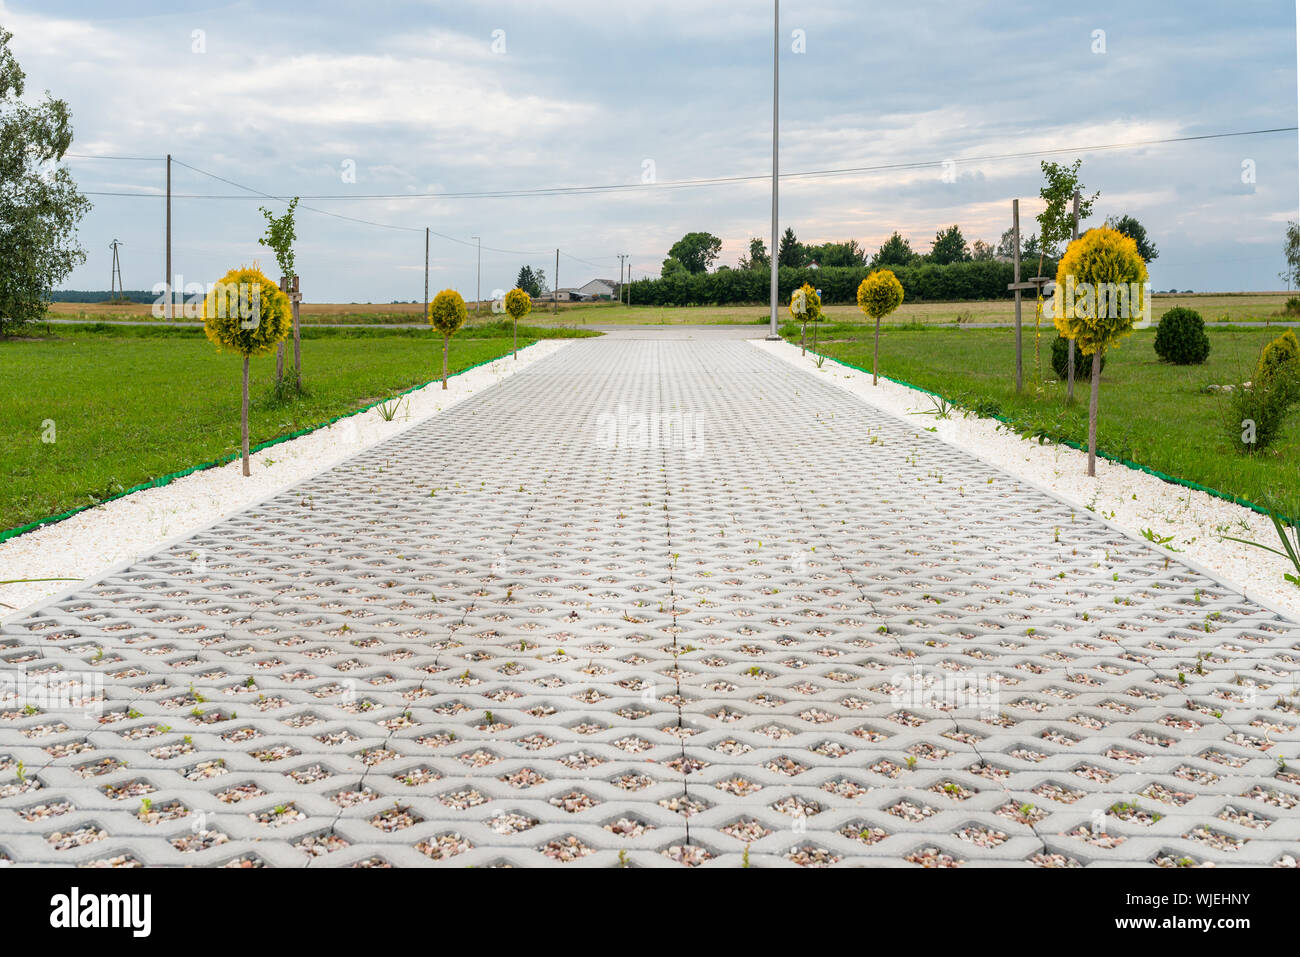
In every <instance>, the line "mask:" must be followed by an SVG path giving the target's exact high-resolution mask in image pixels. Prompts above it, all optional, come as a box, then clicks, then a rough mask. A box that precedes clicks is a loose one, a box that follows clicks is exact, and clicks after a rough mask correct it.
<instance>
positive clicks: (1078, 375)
mask: <svg viewBox="0 0 1300 957" xmlns="http://www.w3.org/2000/svg"><path fill="white" fill-rule="evenodd" d="M1052 369H1053V370H1055V372H1056V378H1057V379H1059V380H1060V381H1061V382H1064V381H1065V380H1066V379H1067V378H1069V375H1070V340H1069V339H1067V338H1065V336H1057V337H1056V339H1055V340H1054V341H1053V342H1052ZM1101 370H1102V371H1103V372H1105V371H1106V353H1105V352H1102V354H1101ZM1091 378H1092V356H1085V355H1084V354H1083V353H1082V352H1080V351H1079V350H1078V349H1075V350H1074V381H1076V382H1083V381H1086V380H1090V379H1091Z"/></svg>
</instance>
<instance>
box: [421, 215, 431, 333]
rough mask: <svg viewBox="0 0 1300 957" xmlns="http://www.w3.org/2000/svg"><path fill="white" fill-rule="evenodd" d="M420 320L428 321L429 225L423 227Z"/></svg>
mask: <svg viewBox="0 0 1300 957" xmlns="http://www.w3.org/2000/svg"><path fill="white" fill-rule="evenodd" d="M420 321H421V322H428V321H429V227H428V226H425V227H424V315H423V316H422V317H421V318H420Z"/></svg>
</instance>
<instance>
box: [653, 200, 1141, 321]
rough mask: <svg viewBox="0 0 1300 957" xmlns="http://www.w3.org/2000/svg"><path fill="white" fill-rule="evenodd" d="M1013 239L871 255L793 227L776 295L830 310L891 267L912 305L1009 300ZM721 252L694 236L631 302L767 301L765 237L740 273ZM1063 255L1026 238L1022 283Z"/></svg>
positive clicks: (897, 243) (1124, 225)
mask: <svg viewBox="0 0 1300 957" xmlns="http://www.w3.org/2000/svg"><path fill="white" fill-rule="evenodd" d="M1106 223H1107V225H1108V226H1110V227H1111V228H1112V229H1116V230H1118V231H1119V232H1121V233H1124V234H1125V235H1127V236H1130V237H1132V238H1133V240H1134V241H1135V242H1136V243H1137V246H1138V252H1139V253H1141V254H1142V256H1143V258H1144V259H1146V260H1147V261H1148V262H1150V261H1151V260H1152V259H1155V258H1156V256H1157V255H1159V253H1158V252H1157V250H1156V247H1155V244H1154V243H1152V242H1151V241H1150V239H1149V238H1148V237H1147V233H1146V230H1145V228H1143V226H1142V224H1141V223H1139V222H1138V221H1137V220H1136V219H1134V218H1133V217H1132V216H1122V217H1118V218H1116V217H1111V218H1110V219H1108V220H1107V221H1106ZM1014 247H1015V234H1014V231H1013V230H1012V229H1007V230H1006V231H1005V232H1003V233H1002V235H1001V237H999V239H998V242H997V244H996V245H994V244H991V243H987V242H985V241H984V240H982V239H977V240H975V241H974V242H970V243H968V242H967V240H966V238H965V237H964V236H963V235H962V232H961V228H960V227H959V226H957V225H955V224H954V225H952V226H949V227H948V228H946V229H941V230H939V231H938V232H936V233H935V236H934V241H933V242H932V243H931V244H930V250H929V251H928V252H925V253H919V252H916V251H915V250H914V249H913V248H912V245H911V243H910V242H909V241H908V240H907V238H906V237H904V236H903V235H902V234H901V233H900V232H898V231H897V230H895V231H894V233H893V234H892V235H891V236H890V237H889V238H888V239H887V240H885V241H884V242H883V243H881V245H880V248H879V249H877V250H876V253H875V255H874V256H868V255H867V251H866V249H864V248H863V247H862V245H861V244H859V243H858V241H857V240H856V239H848V240H844V241H842V242H826V243H802V242H800V241H799V238H798V237H797V236H796V235H795V232H794V229H793V228H792V227H786V230H785V233H784V234H782V236H781V242H780V244H779V246H778V248H777V266H778V269H779V275H778V283H777V286H778V291H779V294H780V296H781V297H782V298H783V299H785V298H787V297H788V296H789V295H790V293H791V291H793V290H794V289H797V288H799V287H800V286H801V285H803V283H805V282H807V283H809V284H810V285H812V286H813V288H815V289H821V290H822V301H823V302H826V303H828V304H829V303H848V302H854V301H855V298H854V297H855V295H856V290H857V285H858V283H860V282H861V281H862V280H863V279H864V278H865V277H866V276H867V275H869V274H870V273H871V272H872V271H873V270H876V269H883V268H888V269H891V270H893V271H894V273H895V274H896V275H897V276H898V279H899V282H901V283H902V284H903V292H904V295H905V296H906V298H907V301H908V302H925V301H931V302H934V301H952V300H961V299H1007V298H1010V297H1011V295H1012V293H1010V292H1008V291H1007V288H1006V287H1007V286H1008V285H1009V284H1011V282H1012V281H1013V278H1014V267H1013V265H1012V258H1013V256H1014V253H1015V248H1014ZM721 251H722V240H721V239H719V238H718V237H717V236H714V235H713V234H712V233H708V232H690V233H687V234H686V235H685V236H683V237H682V238H681V239H679V240H678V241H677V242H676V243H674V244H673V245H672V247H671V248H670V249H669V250H668V258H667V259H665V260H664V262H663V267H662V270H661V272H660V277H659V278H658V279H638V280H636V281H634V282H633V283H632V284H631V286H632V301H633V302H636V303H640V304H642V305H664V306H669V305H675V306H685V305H721V304H726V303H740V302H765V301H767V298H768V295H769V285H768V284H769V280H770V276H771V272H770V270H771V263H772V257H771V254H770V252H769V251H768V248H767V244H766V243H765V242H764V241H763V240H762V239H760V238H753V239H750V241H749V250H748V251H747V252H746V253H745V254H744V255H742V256H741V257H740V260H739V262H737V264H736V266H735V267H734V268H732V267H730V266H727V265H720V266H718V267H717V268H716V269H714V268H713V266H714V263H715V262H716V261H717V259H718V256H719V254H720V253H721ZM1059 254H1060V249H1059V248H1058V245H1057V244H1056V243H1050V244H1049V245H1048V246H1047V247H1046V248H1044V247H1043V244H1042V243H1041V242H1040V240H1039V237H1038V234H1037V233H1034V234H1031V235H1028V236H1025V235H1023V234H1022V235H1021V239H1020V259H1021V276H1022V278H1023V277H1027V276H1029V275H1032V274H1033V273H1034V272H1035V271H1036V270H1037V269H1038V268H1039V261H1040V257H1041V260H1042V268H1043V270H1044V274H1048V275H1050V274H1051V273H1052V272H1053V271H1054V270H1055V269H1056V261H1057V258H1058V256H1059Z"/></svg>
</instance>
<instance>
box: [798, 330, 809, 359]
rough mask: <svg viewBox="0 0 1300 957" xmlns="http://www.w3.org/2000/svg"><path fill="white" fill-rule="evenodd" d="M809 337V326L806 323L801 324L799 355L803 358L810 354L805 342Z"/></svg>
mask: <svg viewBox="0 0 1300 957" xmlns="http://www.w3.org/2000/svg"><path fill="white" fill-rule="evenodd" d="M807 337H808V324H807V323H805V322H801V323H799V355H801V356H806V355H807V354H808V348H807V346H806V345H805V340H806V339H807Z"/></svg>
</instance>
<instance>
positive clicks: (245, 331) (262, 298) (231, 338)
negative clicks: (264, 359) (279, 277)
mask: <svg viewBox="0 0 1300 957" xmlns="http://www.w3.org/2000/svg"><path fill="white" fill-rule="evenodd" d="M254 308H256V309H257V313H258V314H257V321H256V322H254V321H253V315H252V312H253V310H254ZM202 319H203V331H204V332H205V333H207V336H208V338H209V339H210V340H212V342H213V344H214V345H216V347H217V350H218V351H230V352H238V353H240V354H241V355H245V356H260V355H262V354H263V353H266V352H270V351H271V350H272V349H274V348H275V347H276V344H277V343H279V342H280V341H281V340H283V339H284V337H285V336H287V335H288V334H289V332H290V331H291V330H292V329H293V312H292V310H291V308H290V306H289V297H288V296H286V295H285V294H284V293H283V292H281V291H280V287H279V286H277V285H276V284H275V283H273V282H272V281H271V280H270V279H268V278H267V277H266V275H265V274H264V273H263V272H262V271H261V270H260V269H258V268H257V267H256V266H252V267H246V266H241V267H239V268H238V269H232V270H230V272H228V273H226V274H225V275H224V276H222V277H221V280H220V281H219V282H217V283H216V284H215V285H214V286H213V287H212V291H211V292H209V293H208V295H207V298H205V299H204V300H203V312H202Z"/></svg>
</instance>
